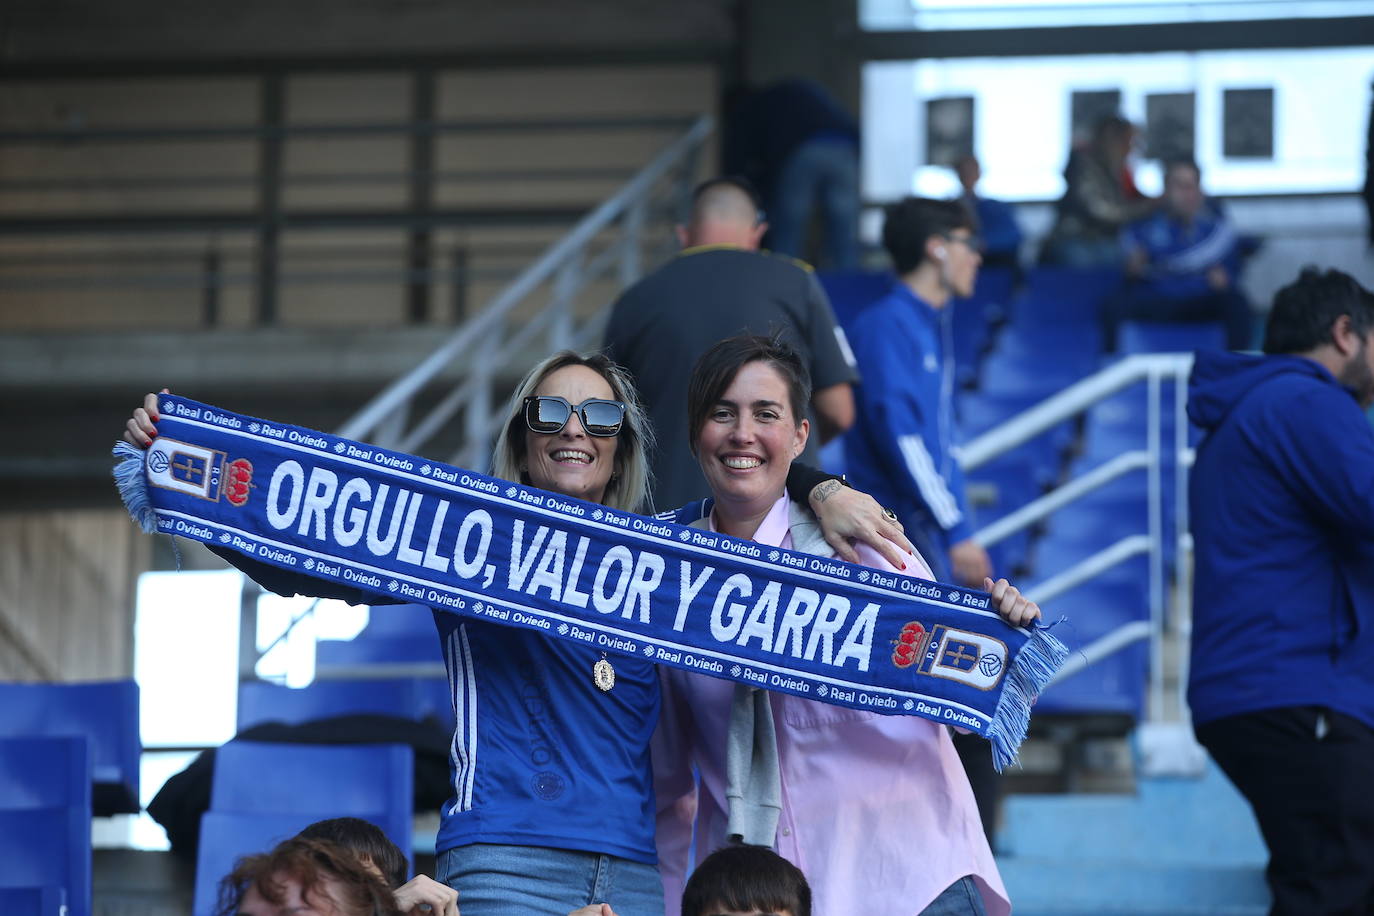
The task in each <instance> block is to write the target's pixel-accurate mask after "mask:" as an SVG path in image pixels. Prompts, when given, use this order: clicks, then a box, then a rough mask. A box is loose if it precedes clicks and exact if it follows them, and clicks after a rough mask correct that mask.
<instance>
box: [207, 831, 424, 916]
mask: <svg viewBox="0 0 1374 916" xmlns="http://www.w3.org/2000/svg"><path fill="white" fill-rule="evenodd" d="M219 913H220V916H401V911H400V910H399V909H397V907H396V904H395V902H394V901H393V899H392V895H391V888H389V887H387V886H386V884H385V883H384V882H383V881H382V880H381V879H380V878H379V877H378V876H377V874H376V872H375V871H374V870H372V869H367V868H364V867H363V866H362V864H361V863H360V862H359V861H358V858H357V856H355V855H354V854H353V853H352V852H351V851H349V850H346V849H344V848H342V847H339V846H335V845H334V844H333V843H328V842H325V841H322V840H307V839H303V838H301V837H293V838H292V839H289V840H286V841H284V842H282V843H279V844H278V845H277V846H276V848H274V849H273V850H272V851H271V852H268V853H263V854H262V855H256V856H248V857H247V858H244V859H240V860H239V863H238V865H237V866H236V867H235V868H234V870H233V871H232V872H230V873H229V874H228V875H227V876H226V877H225V878H224V880H223V881H222V882H221V884H220V909H219Z"/></svg>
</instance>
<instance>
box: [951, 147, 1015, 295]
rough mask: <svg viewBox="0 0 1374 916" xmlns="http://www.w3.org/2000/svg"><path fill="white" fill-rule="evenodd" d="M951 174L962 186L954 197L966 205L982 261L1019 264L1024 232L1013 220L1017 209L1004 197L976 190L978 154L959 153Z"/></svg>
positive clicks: (979, 171)
mask: <svg viewBox="0 0 1374 916" xmlns="http://www.w3.org/2000/svg"><path fill="white" fill-rule="evenodd" d="M954 174H955V175H957V176H958V177H959V184H960V186H961V187H962V188H963V190H962V192H961V193H960V194H959V197H958V198H957V200H958V201H959V203H961V204H963V205H964V207H965V208H967V209H968V211H969V214H970V215H971V216H972V218H973V229H974V231H975V232H977V234H978V236H979V238H981V239H982V240H983V263H984V264H986V265H988V266H989V267H1011V268H1015V267H1017V266H1019V264H1020V256H1021V241H1022V239H1023V238H1024V236H1023V235H1022V232H1021V225H1020V224H1019V223H1018V222H1017V221H1016V211H1015V210H1013V209H1012V208H1011V204H1009V203H1007V202H1006V201H1004V200H996V199H994V198H991V197H983V196H982V195H981V194H979V193H978V182H979V181H980V180H982V177H983V167H982V166H981V165H979V164H978V157H977V156H975V155H973V154H972V153H968V154H967V155H964V156H960V157H959V158H958V160H957V161H955V163H954Z"/></svg>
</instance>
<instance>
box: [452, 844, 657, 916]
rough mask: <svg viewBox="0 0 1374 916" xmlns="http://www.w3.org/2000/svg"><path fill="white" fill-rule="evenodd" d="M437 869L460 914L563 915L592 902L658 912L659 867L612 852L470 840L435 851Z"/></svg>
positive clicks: (623, 914) (634, 915) (620, 915)
mask: <svg viewBox="0 0 1374 916" xmlns="http://www.w3.org/2000/svg"><path fill="white" fill-rule="evenodd" d="M436 870H437V871H438V879H439V880H440V881H442V882H443V883H444V884H447V885H448V886H449V887H451V888H453V889H454V890H456V891H457V892H458V907H459V909H460V910H462V912H463V916H567V914H568V913H570V912H571V911H573V910H575V909H577V908H578V907H580V906H587V905H588V904H593V903H609V904H610V905H611V907H612V909H614V910H615V912H616V914H617V916H663V882H662V881H661V880H660V879H659V877H658V869H657V868H655V867H654V866H652V865H645V864H643V863H642V862H632V861H630V860H629V859H622V858H619V857H617V856H608V855H600V854H598V853H594V852H579V851H578V850H575V849H550V848H548V847H545V846H499V845H496V844H492V843H474V844H472V845H470V846H458V847H455V848H453V849H446V850H444V851H443V852H441V853H439V861H438V867H437V869H436Z"/></svg>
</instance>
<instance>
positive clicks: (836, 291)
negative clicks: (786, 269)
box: [816, 270, 894, 326]
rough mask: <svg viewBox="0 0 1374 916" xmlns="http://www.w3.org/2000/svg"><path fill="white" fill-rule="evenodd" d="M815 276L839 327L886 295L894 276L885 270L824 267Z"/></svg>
mask: <svg viewBox="0 0 1374 916" xmlns="http://www.w3.org/2000/svg"><path fill="white" fill-rule="evenodd" d="M816 279H817V280H819V281H820V284H821V288H822V289H824V290H825V294H826V295H827V296H828V297H829V298H830V305H831V307H832V308H834V310H835V318H836V320H838V321H839V323H840V324H841V325H842V326H843V325H847V324H849V321H850V320H851V319H852V318H853V317H854V316H855V315H857V314H858V313H859V312H860V311H862V310H863V308H864V307H865V306H867V305H869V304H870V303H873V302H876V301H877V300H879V299H881V298H882V297H883V296H885V295H887V291H888V290H889V289H891V288H892V283H893V280H894V277H893V276H892V274H891V273H890V272H889V271H885V270H825V271H819V272H817V274H816Z"/></svg>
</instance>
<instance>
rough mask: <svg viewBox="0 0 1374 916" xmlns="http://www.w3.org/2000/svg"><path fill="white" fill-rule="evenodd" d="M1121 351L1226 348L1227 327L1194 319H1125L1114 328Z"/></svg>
mask: <svg viewBox="0 0 1374 916" xmlns="http://www.w3.org/2000/svg"><path fill="white" fill-rule="evenodd" d="M1116 345H1117V349H1118V350H1120V351H1121V352H1122V353H1192V352H1193V351H1195V350H1225V349H1226V328H1225V326H1224V325H1222V323H1221V322H1219V321H1199V322H1195V323H1187V324H1185V323H1181V322H1153V321H1124V322H1122V323H1121V327H1120V328H1119V329H1118V330H1117V344H1116Z"/></svg>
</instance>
